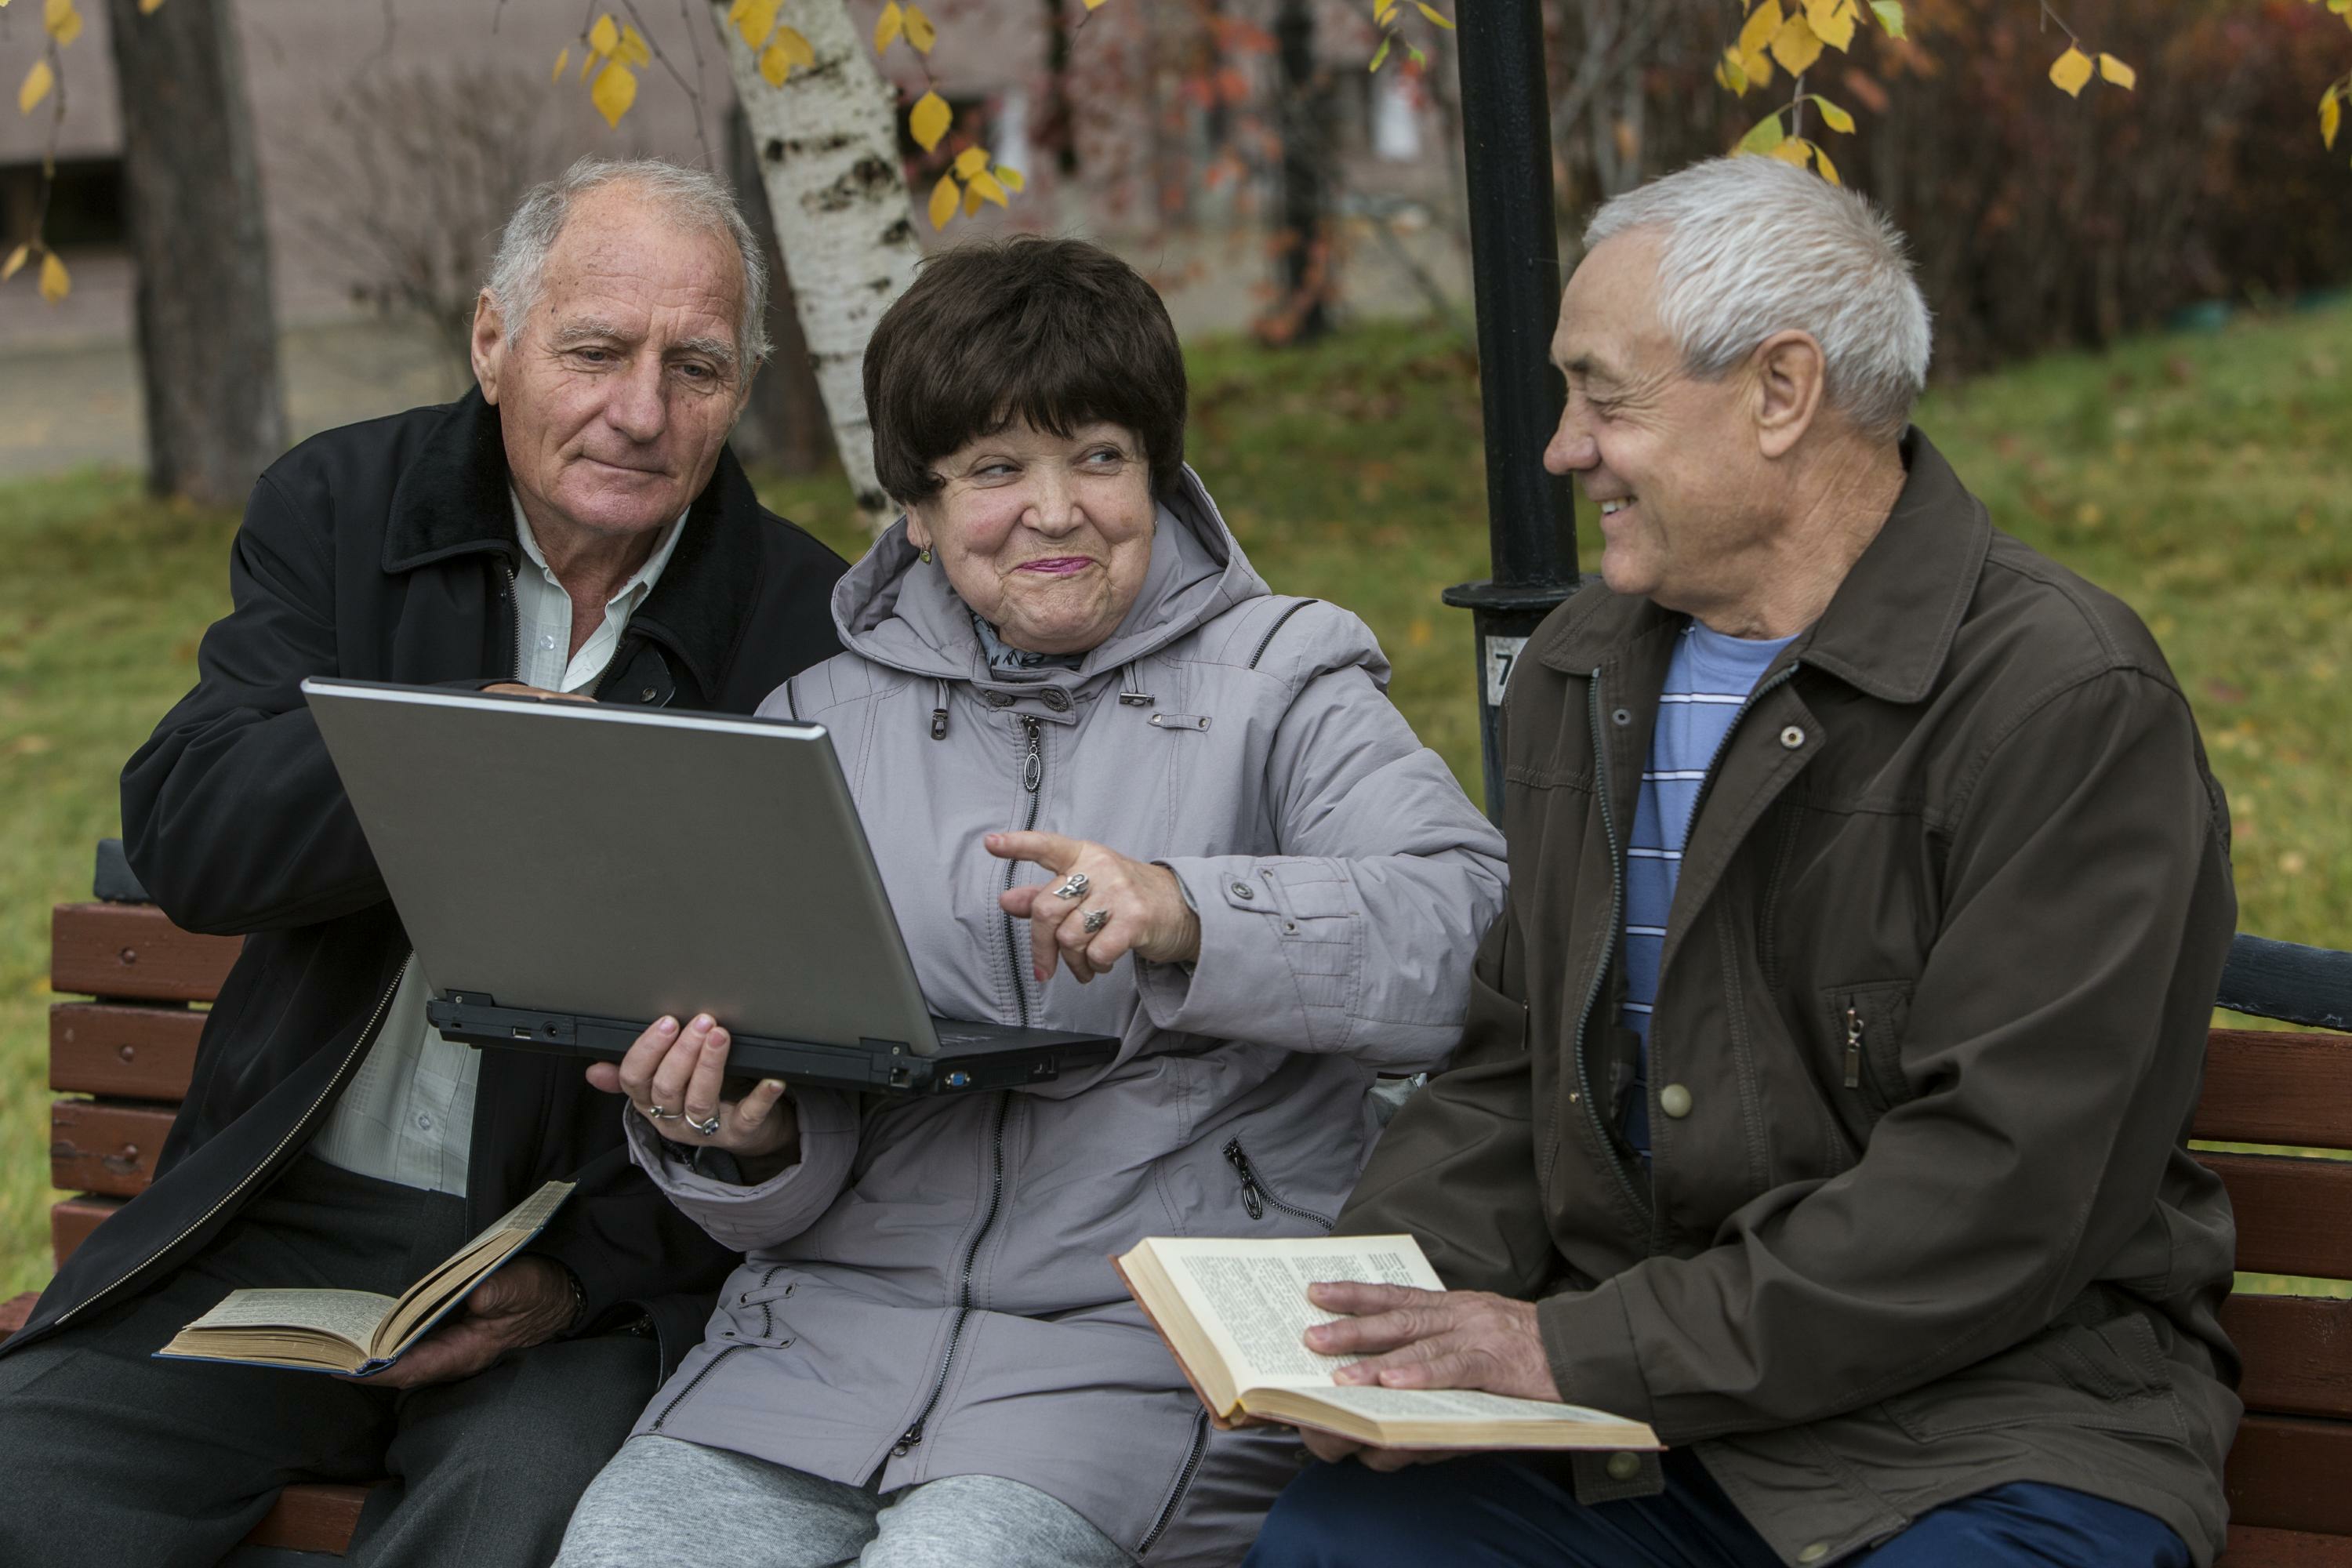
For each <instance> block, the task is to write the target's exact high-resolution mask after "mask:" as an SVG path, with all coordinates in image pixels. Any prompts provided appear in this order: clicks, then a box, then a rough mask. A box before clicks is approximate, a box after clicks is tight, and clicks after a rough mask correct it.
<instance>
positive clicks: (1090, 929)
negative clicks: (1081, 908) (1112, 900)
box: [1078, 910, 1110, 936]
mask: <svg viewBox="0 0 2352 1568" xmlns="http://www.w3.org/2000/svg"><path fill="white" fill-rule="evenodd" d="M1108 924H1110V911H1109V910H1087V912H1086V916H1085V918H1084V919H1082V920H1080V921H1078V929H1079V930H1080V931H1085V932H1086V933H1087V935H1088V936H1092V935H1094V934H1095V932H1097V931H1100V930H1102V928H1103V927H1105V926H1107V925H1108Z"/></svg>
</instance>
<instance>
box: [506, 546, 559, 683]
mask: <svg viewBox="0 0 2352 1568" xmlns="http://www.w3.org/2000/svg"><path fill="white" fill-rule="evenodd" d="M499 575H500V576H502V577H504V578H505V579H506V580H507V626H509V628H510V633H511V635H509V637H508V638H507V640H508V641H509V642H510V643H512V644H514V679H517V680H520V679H522V595H520V593H519V592H517V590H516V588H515V574H514V563H512V562H510V561H509V560H507V559H506V558H505V557H504V556H500V557H499ZM559 684H561V683H560V682H559Z"/></svg>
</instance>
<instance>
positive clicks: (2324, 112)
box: [2319, 87, 2344, 153]
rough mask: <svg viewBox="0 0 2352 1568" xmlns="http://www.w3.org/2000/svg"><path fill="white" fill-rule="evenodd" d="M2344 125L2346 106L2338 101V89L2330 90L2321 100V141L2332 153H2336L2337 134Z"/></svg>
mask: <svg viewBox="0 0 2352 1568" xmlns="http://www.w3.org/2000/svg"><path fill="white" fill-rule="evenodd" d="M2343 123H2344V105H2343V104H2342V103H2340V102H2338V101H2337V100H2336V89H2334V88H2332V87H2331V88H2329V89H2327V96H2326V98H2323V99H2321V100H2319V140H2320V141H2321V142H2324V143H2326V147H2327V150H2328V151H2329V152H2331V153H2333V152H2334V151H2336V131H2337V130H2338V129H2339V128H2340V127H2341V126H2342V125H2343Z"/></svg>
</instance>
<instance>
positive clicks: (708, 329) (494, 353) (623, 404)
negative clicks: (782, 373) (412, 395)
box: [474, 184, 751, 534]
mask: <svg viewBox="0 0 2352 1568" xmlns="http://www.w3.org/2000/svg"><path fill="white" fill-rule="evenodd" d="M742 290H743V276H742V264H741V261H740V258H738V257H737V255H736V254H735V248H734V246H733V245H732V244H731V243H730V241H729V240H728V239H727V238H725V237H723V236H721V235H719V234H716V233H711V232H709V231H707V230H689V229H687V228H683V227H681V226H679V225H678V224H677V221H676V220H675V218H673V217H672V216H670V215H668V214H667V213H666V212H665V211H664V210H662V209H661V208H659V207H657V206H655V205H651V204H649V203H647V202H646V199H645V198H644V196H643V195H641V194H640V193H638V192H635V191H634V190H632V189H630V188H629V187H628V186H626V185H625V184H615V185H607V186H604V187H603V188H601V189H598V190H594V191H591V192H589V193H588V194H586V195H583V196H581V197H580V198H579V199H578V200H577V201H575V202H574V203H573V205H572V212H571V216H570V217H569V218H568V219H567V221H566V222H565V223H564V226H563V230H562V233H561V234H560V235H558V236H557V237H556V240H555V244H554V246H553V247H551V249H550V250H549V252H548V256H547V263H546V267H545V269H544V270H543V272H542V274H541V282H540V293H539V299H538V300H537V301H536V303H534V304H533V305H532V307H531V311H530V319H529V320H528V321H524V322H522V323H521V324H520V329H519V330H510V329H509V325H508V323H506V322H505V321H501V320H500V319H499V311H498V308H497V307H496V305H494V304H493V303H491V301H490V300H489V297H488V294H487V293H485V294H484V296H483V299H482V301H481V303H480V305H479V306H478V308H477V310H476V313H475V320H474V374H475V376H476V377H477V379H478V380H479V381H480V383H481V386H482V395H483V396H484V397H485V398H487V399H488V400H489V401H490V402H491V403H492V404H494V405H497V407H498V410H499V428H500V431H501V432H502V434H503V436H504V438H505V443H506V451H507V466H508V468H509V471H510V472H511V474H512V476H513V479H514V485H515V489H516V490H517V491H518V492H519V493H520V495H521V497H522V500H523V507H524V510H525V511H526V512H527V513H528V514H530V516H531V517H532V518H533V519H534V521H535V522H536V521H537V520H540V519H545V518H550V517H552V518H554V519H558V520H561V521H564V522H567V523H570V524H572V526H574V527H576V528H580V529H583V530H585V531H590V532H593V533H600V534H631V533H641V532H646V531H652V530H656V529H659V528H661V527H663V526H664V525H665V524H667V523H668V522H669V521H671V520H672V519H673V518H675V517H677V515H678V513H680V512H682V511H684V510H686V508H687V505H688V502H690V501H692V500H693V499H694V498H695V497H696V496H697V495H698V494H700V493H701V491H702V488H703V486H705V485H707V484H708V483H709V482H710V474H711V470H712V469H713V468H716V467H717V466H718V463H719V447H721V446H723V445H725V443H726V440H727V433H728V431H729V430H730V428H732V427H733V426H734V423H735V416H736V414H737V413H738V412H739V411H740V409H741V407H742V404H743V397H744V394H745V391H746V390H747V389H748V387H749V386H750V384H751V374H750V372H751V367H750V366H749V365H746V364H744V363H741V355H740V353H739V352H738V349H737V344H736V341H735V333H736V328H737V325H738V323H740V321H741V320H742V297H743V294H742Z"/></svg>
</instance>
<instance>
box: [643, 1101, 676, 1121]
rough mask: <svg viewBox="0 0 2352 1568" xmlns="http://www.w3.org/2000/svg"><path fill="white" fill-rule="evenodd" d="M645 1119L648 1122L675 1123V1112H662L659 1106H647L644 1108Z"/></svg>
mask: <svg viewBox="0 0 2352 1568" xmlns="http://www.w3.org/2000/svg"><path fill="white" fill-rule="evenodd" d="M646 1119H647V1120H648V1121H677V1111H675V1110H663V1109H662V1108H661V1107H660V1106H658V1105H648V1106H646Z"/></svg>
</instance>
